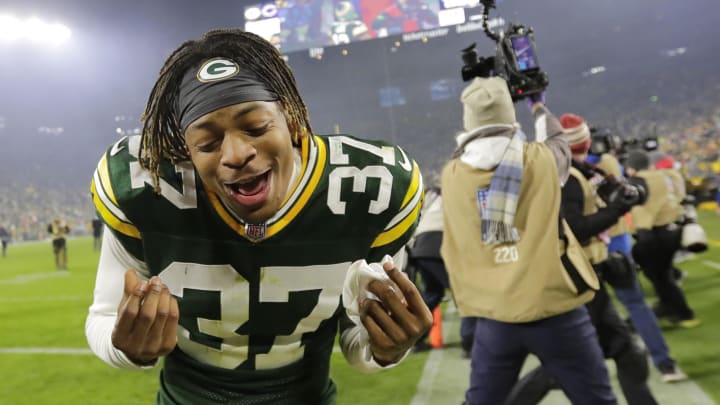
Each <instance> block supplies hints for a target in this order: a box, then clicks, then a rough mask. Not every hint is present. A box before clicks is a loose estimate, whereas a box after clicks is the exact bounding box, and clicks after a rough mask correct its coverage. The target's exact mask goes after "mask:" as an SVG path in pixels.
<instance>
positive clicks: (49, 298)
mask: <svg viewBox="0 0 720 405" xmlns="http://www.w3.org/2000/svg"><path fill="white" fill-rule="evenodd" d="M86 300H87V301H91V300H92V297H90V296H88V295H59V296H57V295H56V296H33V297H0V302H39V301H86Z"/></svg>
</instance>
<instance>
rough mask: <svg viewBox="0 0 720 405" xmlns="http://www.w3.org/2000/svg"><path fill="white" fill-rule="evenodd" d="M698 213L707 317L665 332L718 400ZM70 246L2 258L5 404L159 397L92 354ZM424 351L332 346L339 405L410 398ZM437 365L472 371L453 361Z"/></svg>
mask: <svg viewBox="0 0 720 405" xmlns="http://www.w3.org/2000/svg"><path fill="white" fill-rule="evenodd" d="M700 215H701V222H702V223H703V224H704V226H705V228H706V230H707V232H708V236H709V238H710V239H711V240H712V241H713V246H712V247H711V249H710V251H708V252H706V253H704V254H701V255H698V256H696V257H694V258H692V259H690V260H687V261H685V262H683V263H681V264H680V265H679V267H681V268H682V269H683V270H685V271H687V272H688V274H689V276H688V277H687V279H685V280H684V281H683V288H684V290H685V292H686V294H687V297H688V301H689V302H690V305H691V306H692V307H693V308H694V309H695V311H696V312H697V316H698V317H699V318H701V319H702V320H703V325H702V326H701V327H699V328H697V329H692V330H667V331H666V338H667V340H668V343H669V345H670V348H671V351H672V354H673V355H674V356H675V357H676V359H677V360H678V362H679V364H680V365H681V367H682V368H683V369H684V370H685V371H686V372H687V373H688V374H689V375H690V376H691V378H692V379H693V380H694V381H695V382H696V383H698V384H699V385H700V386H701V387H702V389H703V390H705V391H706V392H707V393H708V394H709V395H710V396H711V397H712V398H713V399H714V400H715V401H717V402H720V345H719V344H718V343H717V340H718V337H720V311H716V308H718V307H720V293H719V292H720V242H718V241H720V217H718V216H717V215H715V213H713V212H701V213H700ZM68 246H69V252H68V257H69V267H70V271H69V272H59V271H56V270H54V265H53V257H52V252H51V247H50V242H42V243H30V244H20V245H11V246H10V247H9V249H8V257H6V258H0V325H2V328H1V329H0V404H13V405H14V404H76V403H83V404H123V405H126V404H149V403H154V396H155V392H156V389H157V384H158V370H152V371H144V372H131V371H126V370H116V369H113V368H111V367H110V366H107V365H106V364H105V363H103V362H101V361H100V360H99V359H97V358H96V357H95V356H93V355H90V354H87V352H86V351H87V344H86V341H85V335H84V322H85V315H86V313H87V308H88V306H89V305H90V302H91V300H92V290H93V285H94V278H95V271H96V265H97V261H98V257H99V255H98V253H97V252H94V251H93V250H92V240H91V239H90V238H81V239H72V240H70V241H69V245H68ZM645 285H646V286H647V284H646V283H645ZM646 290H647V292H648V299H650V300H652V297H651V294H652V293H651V291H650V290H649V289H646ZM36 349H40V350H41V351H42V353H35V352H33V350H36ZM73 349H74V350H73ZM53 350H55V351H57V352H58V353H50V352H52V351H53ZM427 358H428V355H427V354H414V355H411V356H410V357H408V359H407V360H406V361H405V362H404V363H403V364H401V365H400V366H398V367H396V368H394V369H391V370H388V371H385V372H382V373H378V374H373V375H365V374H361V373H359V372H356V371H355V370H353V369H351V368H350V367H349V366H347V365H346V364H345V361H344V359H343V358H342V355H341V354H339V353H336V354H334V355H333V359H332V377H333V379H334V380H335V382H336V383H337V385H338V387H339V388H338V390H339V400H338V403H339V404H340V405H344V404H377V403H382V404H383V405H394V404H403V405H405V404H408V403H410V401H411V399H412V398H413V396H414V395H415V392H416V390H417V385H418V382H419V380H420V378H421V375H422V373H423V369H424V367H425V361H426V360H427ZM438 372H440V373H442V374H445V375H450V376H452V374H453V373H458V375H457V378H458V379H463V380H465V379H467V375H465V374H463V373H460V372H458V371H457V370H453V369H449V370H438ZM453 403H454V402H453Z"/></svg>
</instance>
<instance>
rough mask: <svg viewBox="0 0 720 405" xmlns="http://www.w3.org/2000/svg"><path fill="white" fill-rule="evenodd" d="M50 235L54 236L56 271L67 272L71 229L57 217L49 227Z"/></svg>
mask: <svg viewBox="0 0 720 405" xmlns="http://www.w3.org/2000/svg"><path fill="white" fill-rule="evenodd" d="M47 231H48V233H50V234H51V235H52V247H53V254H54V255H55V269H56V270H67V235H68V234H69V233H70V227H69V226H67V224H66V223H65V221H63V220H62V218H60V217H55V219H53V221H52V223H51V224H50V225H48V228H47Z"/></svg>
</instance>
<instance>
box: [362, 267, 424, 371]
mask: <svg viewBox="0 0 720 405" xmlns="http://www.w3.org/2000/svg"><path fill="white" fill-rule="evenodd" d="M383 268H384V270H385V272H386V273H387V275H388V276H390V280H383V281H380V280H374V281H372V282H371V283H370V284H368V291H370V292H371V293H373V294H375V295H376V296H377V297H378V299H379V300H380V301H379V302H378V301H376V300H372V299H368V300H365V301H364V302H362V303H361V315H360V319H361V321H362V323H363V325H365V329H367V332H368V336H369V338H370V349H371V350H372V353H373V357H374V358H375V361H377V362H378V363H379V364H380V365H388V364H392V363H396V362H398V361H399V360H400V359H401V358H402V356H403V355H404V354H405V353H406V352H407V351H408V350H409V349H410V348H411V347H412V346H413V345H414V344H415V342H416V341H417V340H418V339H419V338H420V337H421V336H423V335H424V334H425V332H427V331H428V329H430V326H431V325H432V321H433V319H432V313H431V312H430V310H429V309H428V307H427V305H425V302H424V301H423V299H422V297H421V296H420V292H419V291H418V289H417V288H416V287H415V284H413V283H412V282H411V281H410V279H409V278H408V277H407V275H405V274H404V273H402V272H401V271H400V270H398V269H397V268H396V267H394V265H393V264H392V263H385V264H384V265H383Z"/></svg>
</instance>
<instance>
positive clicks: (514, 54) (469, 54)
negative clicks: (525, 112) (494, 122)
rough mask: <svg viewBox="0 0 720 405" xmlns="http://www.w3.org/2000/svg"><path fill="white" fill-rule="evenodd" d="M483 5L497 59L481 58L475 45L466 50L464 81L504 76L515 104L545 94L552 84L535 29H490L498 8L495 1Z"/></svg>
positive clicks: (484, 22)
mask: <svg viewBox="0 0 720 405" xmlns="http://www.w3.org/2000/svg"><path fill="white" fill-rule="evenodd" d="M480 3H482V5H483V7H484V10H483V14H482V26H483V31H484V32H485V34H486V35H487V36H488V37H489V38H490V39H492V40H493V41H495V44H496V45H495V56H489V57H482V56H478V54H477V51H476V50H475V43H473V44H472V45H470V46H468V47H467V48H465V49H463V50H462V60H463V67H462V69H461V75H462V79H463V81H468V80H471V79H473V78H475V77H490V76H500V77H502V78H503V79H505V81H506V82H507V84H508V88H509V90H510V95H511V97H512V99H513V101H518V100H522V99H524V98H526V97H529V96H532V95H534V94H538V93H541V92H542V91H544V90H545V89H546V88H547V86H548V84H549V83H550V81H549V79H548V76H547V74H546V73H545V72H544V71H543V70H542V69H540V64H539V63H538V58H537V52H536V50H535V38H534V36H533V29H532V28H531V27H526V26H525V25H523V24H510V25H509V27H508V28H507V29H506V30H505V31H504V32H499V33H495V32H493V31H492V30H490V28H489V26H488V16H489V12H490V9H491V8H495V0H480Z"/></svg>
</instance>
